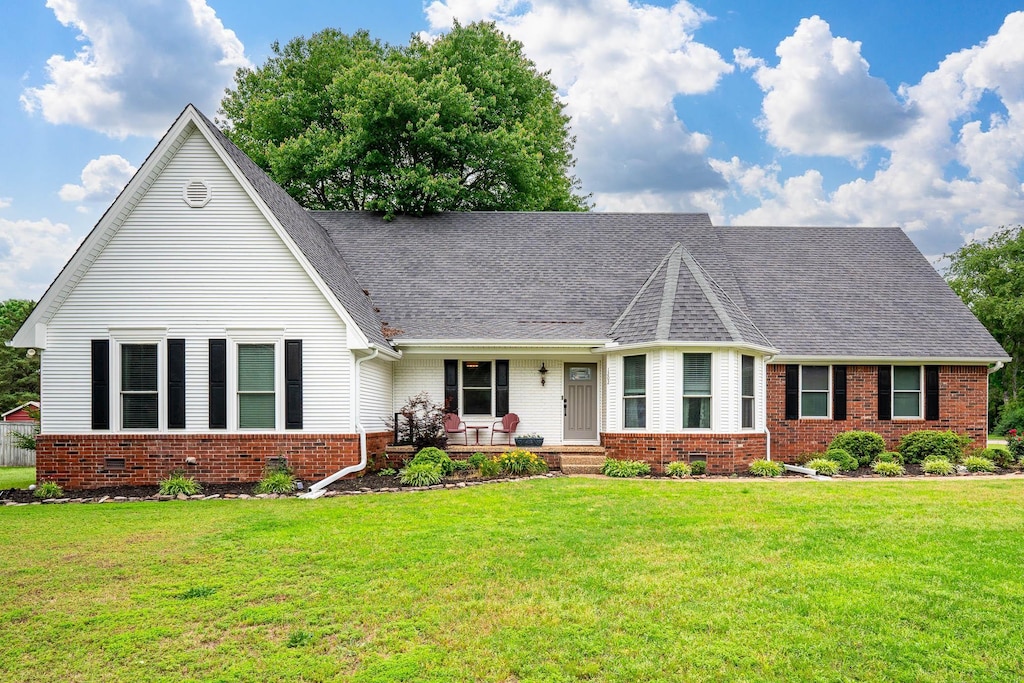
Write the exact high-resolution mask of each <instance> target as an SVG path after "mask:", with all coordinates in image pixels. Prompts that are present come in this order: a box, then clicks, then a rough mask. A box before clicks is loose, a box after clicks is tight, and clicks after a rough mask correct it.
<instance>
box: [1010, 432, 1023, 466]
mask: <svg viewBox="0 0 1024 683" xmlns="http://www.w3.org/2000/svg"><path fill="white" fill-rule="evenodd" d="M1006 448H1007V450H1009V451H1010V455H1011V456H1013V459H1014V460H1016V461H1017V462H1021V461H1024V437H1021V436H1020V435H1019V434H1018V433H1017V430H1016V429H1011V430H1010V431H1008V432H1007V433H1006Z"/></svg>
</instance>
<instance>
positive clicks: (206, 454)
mask: <svg viewBox="0 0 1024 683" xmlns="http://www.w3.org/2000/svg"><path fill="white" fill-rule="evenodd" d="M391 436H392V434H391V432H374V433H370V434H367V435H366V450H367V454H368V455H369V456H370V457H371V458H372V456H373V455H374V454H377V453H383V452H384V448H385V446H387V444H388V443H389V442H390V441H391ZM189 457H194V458H195V459H196V464H194V465H189V464H186V462H185V459H186V458H189ZM272 458H286V459H287V460H288V464H289V465H290V466H291V467H292V468H293V469H294V470H295V474H296V476H298V477H299V478H300V479H304V480H306V481H318V480H320V479H323V478H324V477H326V476H328V475H330V474H333V473H335V472H337V471H338V470H340V469H342V468H343V467H347V466H349V465H355V464H357V463H358V462H359V435H358V434H302V433H287V434H278V433H273V434H270V433H268V434H76V435H59V434H45V435H42V434H41V435H39V437H37V439H36V479H37V481H54V482H57V483H58V484H60V485H61V486H63V487H65V488H69V489H88V488H98V487H101V486H148V485H152V484H156V483H158V482H159V481H160V480H161V479H163V478H165V477H166V476H167V475H168V474H169V473H170V472H172V471H174V470H178V469H180V470H183V471H184V472H185V473H186V474H188V475H189V476H192V477H195V478H196V479H197V480H198V481H200V482H202V483H206V484H226V483H232V482H254V481H259V479H260V478H261V477H262V476H263V472H264V470H265V468H266V466H267V464H268V462H269V461H270V460H271V459H272ZM110 459H113V460H121V459H123V460H124V466H123V468H120V467H116V468H111V467H110V465H120V463H117V462H115V463H111V462H110Z"/></svg>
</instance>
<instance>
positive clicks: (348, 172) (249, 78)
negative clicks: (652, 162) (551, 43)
mask: <svg viewBox="0 0 1024 683" xmlns="http://www.w3.org/2000/svg"><path fill="white" fill-rule="evenodd" d="M272 50H273V55H272V56H271V57H270V58H269V59H268V60H267V61H266V63H264V64H263V65H262V66H260V67H257V68H255V69H239V70H238V72H237V73H236V74H235V87H234V89H229V90H227V93H226V96H225V97H224V99H223V101H222V102H221V110H220V115H221V116H222V117H224V119H225V120H222V121H220V123H221V125H222V126H224V127H225V132H226V133H227V135H228V136H229V137H230V138H231V139H232V141H234V142H235V144H237V145H238V146H239V147H240V148H241V149H242V150H243V151H244V152H245V153H246V154H248V155H249V156H250V157H251V158H252V159H253V161H255V162H256V163H257V164H259V165H260V166H261V167H262V168H263V169H264V170H266V171H267V172H268V173H269V175H270V176H271V177H272V178H273V179H274V180H276V181H277V182H278V183H279V184H280V185H282V186H283V187H284V188H285V189H286V190H287V191H288V193H289V194H291V195H292V197H294V198H295V199H296V200H298V201H299V203H301V204H303V205H304V206H306V207H307V208H311V209H356V210H370V211H379V212H383V213H384V214H386V215H387V216H393V215H395V214H398V213H407V214H414V215H422V214H425V213H433V212H437V211H470V210H478V211H487V210H510V211H529V210H534V211H541V210H546V211H581V210H586V209H587V208H589V206H588V203H587V199H586V198H585V197H583V196H581V195H580V194H579V193H578V190H579V181H578V180H577V179H576V178H575V177H574V176H572V175H571V170H572V168H573V166H574V165H575V159H574V158H573V155H572V149H573V144H574V139H573V137H572V136H571V134H570V132H569V117H568V116H566V115H565V114H564V113H563V108H564V105H563V104H562V103H561V102H560V101H559V100H558V97H557V92H556V89H555V87H554V85H552V83H551V81H550V80H548V78H547V74H546V73H540V72H538V71H537V69H536V67H535V65H534V64H533V62H531V61H530V60H529V59H527V58H526V57H525V56H524V55H523V52H522V44H521V43H519V42H517V41H514V40H512V39H510V38H509V37H508V36H506V35H505V34H503V33H501V32H500V31H499V30H497V29H496V28H495V26H494V24H491V23H475V24H470V25H468V26H460V25H458V24H457V25H456V26H455V27H454V28H453V29H452V30H451V31H450V32H449V33H447V34H445V35H443V36H441V37H440V38H438V39H437V40H435V41H433V42H426V41H424V40H422V39H420V38H418V37H416V36H414V37H413V38H412V39H411V41H410V43H409V45H408V46H402V47H394V46H390V45H386V44H384V43H381V42H380V41H379V40H375V39H373V38H371V37H370V35H369V34H368V33H367V32H365V31H359V32H357V33H355V34H353V35H346V34H344V33H342V32H340V31H337V30H334V29H326V30H323V31H320V32H319V33H315V34H313V35H312V36H311V37H309V38H304V37H299V38H295V39H293V40H291V41H290V42H288V44H287V45H285V46H284V47H283V48H282V47H281V46H280V45H279V44H278V43H274V44H273V46H272Z"/></svg>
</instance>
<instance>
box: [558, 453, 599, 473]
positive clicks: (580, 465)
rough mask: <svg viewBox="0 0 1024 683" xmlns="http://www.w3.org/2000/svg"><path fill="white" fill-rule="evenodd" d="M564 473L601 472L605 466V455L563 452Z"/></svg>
mask: <svg viewBox="0 0 1024 683" xmlns="http://www.w3.org/2000/svg"><path fill="white" fill-rule="evenodd" d="M561 462H562V473H563V474H601V468H602V467H603V466H604V455H579V454H575V453H573V454H569V453H563V454H562V458H561Z"/></svg>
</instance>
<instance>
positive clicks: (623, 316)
mask: <svg viewBox="0 0 1024 683" xmlns="http://www.w3.org/2000/svg"><path fill="white" fill-rule="evenodd" d="M676 244H679V243H678V242H676ZM674 249H675V247H673V248H672V249H670V250H669V252H668V253H667V254H665V256H664V258H662V259H661V262H660V263H658V265H657V266H656V267H655V268H654V270H652V271H651V274H650V275H649V276H647V279H646V280H645V281H644V283H643V284H642V285H640V289H638V290H637V291H636V294H634V295H633V298H632V299H630V300H629V303H628V304H626V308H624V309H623V311H622V313H621V314H620V315H619V317H618V318H616V319H615V322H614V323H612V326H611V327H610V328H608V336H611V335H612V333H613V332H615V330H616V328H618V326H619V325H621V324H622V321H623V320H625V319H626V316H628V315H629V312H630V311H632V310H633V307H634V306H635V305H636V303H637V302H638V301H640V297H642V296H643V295H644V293H645V292H646V291H647V290H648V288H649V287H650V286H651V283H652V282H654V279H655V278H656V277H657V276H658V273H659V272H661V269H662V268H664V267H665V263H666V262H667V261H668V260H669V257H671V256H672V251H673V250H674Z"/></svg>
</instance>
